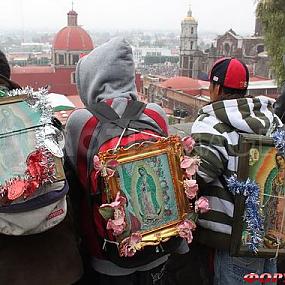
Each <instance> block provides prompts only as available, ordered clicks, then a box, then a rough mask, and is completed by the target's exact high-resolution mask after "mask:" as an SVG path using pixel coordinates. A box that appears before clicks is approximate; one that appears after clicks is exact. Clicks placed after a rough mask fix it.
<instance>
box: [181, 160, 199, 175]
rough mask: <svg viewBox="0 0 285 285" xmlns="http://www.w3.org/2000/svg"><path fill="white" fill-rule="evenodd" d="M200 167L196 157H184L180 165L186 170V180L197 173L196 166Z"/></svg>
mask: <svg viewBox="0 0 285 285" xmlns="http://www.w3.org/2000/svg"><path fill="white" fill-rule="evenodd" d="M199 165H200V159H199V158H197V157H189V156H187V155H185V156H184V157H183V159H182V161H181V163H180V167H181V168H183V169H185V170H186V175H187V177H188V178H192V176H193V175H194V174H195V173H196V172H197V171H198V166H199Z"/></svg>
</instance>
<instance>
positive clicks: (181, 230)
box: [178, 220, 196, 243]
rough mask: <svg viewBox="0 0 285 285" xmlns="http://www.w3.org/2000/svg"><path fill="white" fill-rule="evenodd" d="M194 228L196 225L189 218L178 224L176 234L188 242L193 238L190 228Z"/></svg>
mask: <svg viewBox="0 0 285 285" xmlns="http://www.w3.org/2000/svg"><path fill="white" fill-rule="evenodd" d="M195 229H196V225H195V223H194V222H193V221H191V220H184V221H183V222H182V223H181V224H180V225H178V234H179V236H180V237H182V238H184V239H186V241H187V242H188V243H191V242H192V240H193V235H192V230H195Z"/></svg>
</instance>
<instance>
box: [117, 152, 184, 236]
mask: <svg viewBox="0 0 285 285" xmlns="http://www.w3.org/2000/svg"><path fill="white" fill-rule="evenodd" d="M118 174H119V177H120V188H121V189H125V190H124V195H125V196H126V198H127V201H128V203H127V210H128V211H127V212H128V213H129V219H130V223H131V230H132V232H133V231H138V230H142V231H144V230H149V229H151V228H155V227H159V226H161V225H165V224H167V223H168V222H171V221H173V220H176V219H178V210H177V206H176V197H175V192H174V186H173V182H172V179H171V174H170V171H169V165H168V158H167V155H165V154H162V155H159V156H154V157H150V158H145V159H143V160H139V161H137V162H132V163H125V164H122V165H120V166H119V167H118ZM166 186H167V187H166Z"/></svg>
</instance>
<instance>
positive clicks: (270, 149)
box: [231, 134, 285, 257]
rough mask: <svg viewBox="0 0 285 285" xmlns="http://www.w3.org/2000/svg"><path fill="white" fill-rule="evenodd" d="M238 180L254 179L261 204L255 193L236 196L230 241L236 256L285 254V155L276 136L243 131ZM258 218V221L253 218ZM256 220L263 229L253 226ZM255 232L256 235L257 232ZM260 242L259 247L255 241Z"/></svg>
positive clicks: (232, 251)
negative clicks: (278, 144) (253, 247)
mask: <svg viewBox="0 0 285 285" xmlns="http://www.w3.org/2000/svg"><path fill="white" fill-rule="evenodd" d="M239 157H240V158H239V165H238V177H237V178H238V181H247V179H248V178H249V179H250V181H252V182H254V183H255V184H254V186H253V187H252V188H254V187H256V189H257V190H258V197H257V198H258V199H259V201H258V207H257V208H256V205H255V206H254V195H252V194H250V192H248V193H247V196H244V195H236V196H235V211H234V219H233V220H234V224H233V231H232V241H231V254H232V255H233V256H258V257H274V256H276V255H284V254H285V156H284V154H283V153H281V152H279V151H278V150H277V149H276V148H275V145H274V142H273V139H272V138H270V137H265V136H260V135H249V134H241V141H240V150H239ZM254 219H255V221H254ZM256 221H257V222H259V223H260V225H261V227H258V228H259V230H260V231H258V235H257V230H256V229H254V226H255V225H256ZM254 235H256V236H254ZM254 239H255V242H257V240H258V244H257V243H256V244H255V246H257V249H256V250H252V243H253V242H254Z"/></svg>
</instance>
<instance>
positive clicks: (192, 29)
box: [191, 27, 194, 35]
mask: <svg viewBox="0 0 285 285" xmlns="http://www.w3.org/2000/svg"><path fill="white" fill-rule="evenodd" d="M193 34H194V28H193V27H191V35H193Z"/></svg>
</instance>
